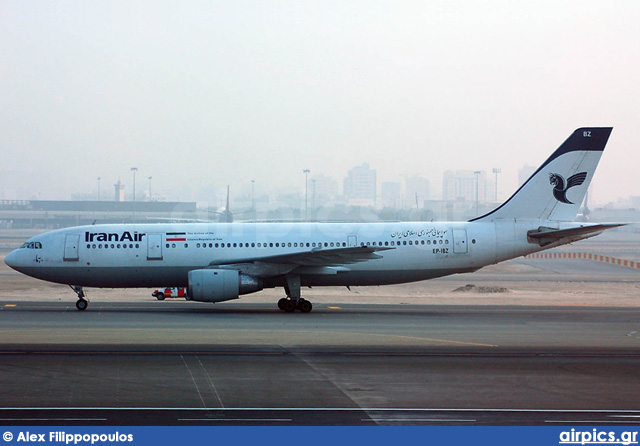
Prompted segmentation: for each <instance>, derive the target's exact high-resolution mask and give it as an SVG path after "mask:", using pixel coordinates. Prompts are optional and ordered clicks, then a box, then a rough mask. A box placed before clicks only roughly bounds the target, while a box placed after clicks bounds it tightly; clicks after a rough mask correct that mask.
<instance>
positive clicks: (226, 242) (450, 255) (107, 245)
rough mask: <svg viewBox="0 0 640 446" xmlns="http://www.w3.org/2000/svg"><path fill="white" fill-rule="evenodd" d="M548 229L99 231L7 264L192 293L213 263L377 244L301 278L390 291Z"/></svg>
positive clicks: (67, 278)
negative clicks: (365, 256) (195, 273)
mask: <svg viewBox="0 0 640 446" xmlns="http://www.w3.org/2000/svg"><path fill="white" fill-rule="evenodd" d="M567 225H571V224H567ZM567 225H565V226H567ZM540 226H549V227H552V226H555V227H556V228H557V227H558V222H545V221H540V220H533V219H530V220H518V221H516V220H502V221H500V220H498V221H495V222H451V223H448V222H438V223H432V222H404V223H233V224H230V223H193V224H192V223H187V224H185V223H181V224H130V225H94V226H80V227H74V228H68V229H61V230H57V231H52V232H49V233H45V234H42V235H39V236H36V237H34V238H32V239H31V240H30V241H29V242H28V243H25V247H23V249H19V250H16V251H14V252H12V253H10V254H9V256H7V259H6V262H7V263H8V264H10V265H11V266H12V267H13V268H14V269H17V270H18V271H21V272H23V273H25V274H28V275H30V276H33V277H36V278H39V279H43V280H48V281H51V282H57V283H63V284H72V285H79V286H85V287H113V288H118V287H123V288H124V287H159V286H162V287H164V286H186V285H187V281H188V279H187V276H188V272H189V271H191V270H195V269H202V268H207V267H209V265H213V264H215V265H224V264H225V263H230V264H231V263H238V261H242V260H243V259H247V261H251V262H260V259H261V258H268V257H272V256H279V255H286V254H294V253H304V252H310V251H312V250H314V251H316V252H317V251H322V250H331V249H336V248H345V247H351V246H371V247H384V248H389V249H386V250H382V251H378V252H377V253H376V254H377V255H378V256H379V258H374V259H370V260H366V261H362V262H355V263H350V264H346V265H343V266H340V267H336V268H327V267H318V268H313V267H309V266H305V267H301V268H300V269H299V270H298V271H297V272H296V273H297V274H299V275H300V279H301V283H302V285H303V286H306V285H309V286H311V285H313V286H335V285H350V286H357V285H384V284H393V283H403V282H412V281H419V280H426V279H431V278H434V277H440V276H445V275H449V274H455V273H460V272H469V271H475V270H477V269H479V268H482V267H483V266H486V265H490V264H494V263H497V262H500V261H503V260H507V259H511V258H515V257H519V256H522V255H526V254H529V253H532V252H535V251H539V250H541V249H542V248H541V247H540V246H539V245H537V244H533V243H530V242H529V241H528V240H527V231H529V230H535V229H536V228H538V227H540ZM29 245H30V246H29ZM554 246H555V245H554ZM282 280H283V279H282V277H279V276H278V275H277V274H274V276H273V278H269V277H266V278H265V286H266V287H272V286H281V285H282V284H283V282H282Z"/></svg>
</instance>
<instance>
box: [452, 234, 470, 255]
mask: <svg viewBox="0 0 640 446" xmlns="http://www.w3.org/2000/svg"><path fill="white" fill-rule="evenodd" d="M467 252H468V249H467V230H466V229H454V230H453V253H454V254H466V253H467Z"/></svg>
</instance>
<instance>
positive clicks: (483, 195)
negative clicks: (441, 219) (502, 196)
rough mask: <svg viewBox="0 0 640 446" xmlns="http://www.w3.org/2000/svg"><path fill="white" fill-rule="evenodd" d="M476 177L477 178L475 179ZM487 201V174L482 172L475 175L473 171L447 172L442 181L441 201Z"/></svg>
mask: <svg viewBox="0 0 640 446" xmlns="http://www.w3.org/2000/svg"><path fill="white" fill-rule="evenodd" d="M476 176H477V178H476ZM476 181H477V183H478V184H477V188H478V191H477V198H478V200H479V201H482V202H486V201H487V174H486V172H485V171H484V170H482V171H480V174H478V175H476V174H474V173H473V170H457V171H455V172H454V171H451V170H448V171H446V172H445V173H444V175H443V179H442V199H443V200H445V201H476Z"/></svg>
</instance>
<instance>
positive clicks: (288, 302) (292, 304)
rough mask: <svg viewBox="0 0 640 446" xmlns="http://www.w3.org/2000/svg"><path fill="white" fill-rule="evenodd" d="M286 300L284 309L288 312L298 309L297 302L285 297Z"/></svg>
mask: <svg viewBox="0 0 640 446" xmlns="http://www.w3.org/2000/svg"><path fill="white" fill-rule="evenodd" d="M285 300H286V302H285V304H284V308H283V310H284V311H285V312H286V313H293V312H294V311H296V304H295V302H294V301H292V300H291V299H285Z"/></svg>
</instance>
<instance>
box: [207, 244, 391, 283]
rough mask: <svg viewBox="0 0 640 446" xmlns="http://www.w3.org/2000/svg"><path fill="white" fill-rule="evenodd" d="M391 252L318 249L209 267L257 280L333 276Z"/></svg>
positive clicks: (367, 247) (381, 249) (368, 248)
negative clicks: (292, 275)
mask: <svg viewBox="0 0 640 446" xmlns="http://www.w3.org/2000/svg"><path fill="white" fill-rule="evenodd" d="M389 249H395V248H385V247H374V246H355V247H349V248H334V249H321V248H314V249H312V250H310V251H305V252H298V253H294V254H281V255H274V256H267V257H255V258H245V259H237V260H233V261H231V262H230V261H223V262H211V263H210V264H209V266H214V267H216V268H222V269H237V270H240V271H242V272H243V273H245V274H250V275H254V276H257V277H273V276H278V275H282V274H287V273H290V272H292V271H294V270H298V272H300V273H301V274H303V273H309V274H311V273H314V274H336V273H337V272H338V271H346V270H348V268H346V267H345V266H344V265H349V264H352V263H359V262H366V261H368V260H375V259H379V258H381V256H380V255H379V254H377V252H378V251H387V250H389Z"/></svg>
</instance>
